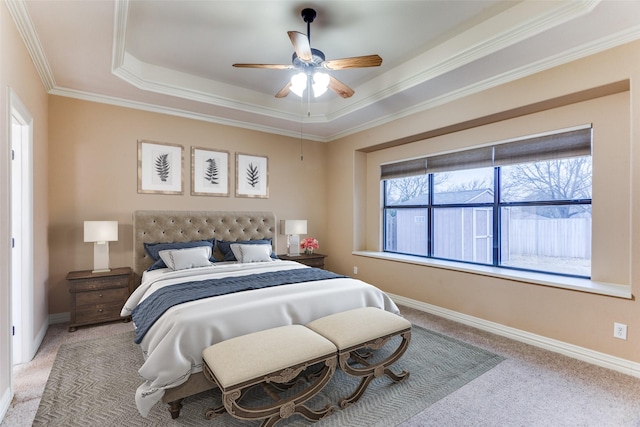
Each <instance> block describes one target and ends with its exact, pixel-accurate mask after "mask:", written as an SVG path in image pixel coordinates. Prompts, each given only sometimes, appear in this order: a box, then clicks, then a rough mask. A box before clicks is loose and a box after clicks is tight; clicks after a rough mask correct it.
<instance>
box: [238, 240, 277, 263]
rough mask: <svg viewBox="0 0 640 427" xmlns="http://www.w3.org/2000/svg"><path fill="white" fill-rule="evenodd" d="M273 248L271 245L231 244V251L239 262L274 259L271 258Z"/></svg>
mask: <svg viewBox="0 0 640 427" xmlns="http://www.w3.org/2000/svg"><path fill="white" fill-rule="evenodd" d="M271 250H272V248H271V245H243V244H240V243H232V244H231V251H232V252H233V255H235V257H236V259H237V260H238V262H263V261H273V258H271Z"/></svg>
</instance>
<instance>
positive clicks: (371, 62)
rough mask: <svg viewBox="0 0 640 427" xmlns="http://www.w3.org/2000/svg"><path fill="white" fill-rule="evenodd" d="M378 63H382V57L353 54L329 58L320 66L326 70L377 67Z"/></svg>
mask: <svg viewBox="0 0 640 427" xmlns="http://www.w3.org/2000/svg"><path fill="white" fill-rule="evenodd" d="M380 64H382V58H380V56H378V55H366V56H354V57H352V58H342V59H330V60H328V61H323V62H322V66H323V67H324V68H326V69H328V70H344V69H346V68H364V67H379V66H380Z"/></svg>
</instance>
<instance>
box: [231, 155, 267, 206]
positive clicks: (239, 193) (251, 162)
mask: <svg viewBox="0 0 640 427" xmlns="http://www.w3.org/2000/svg"><path fill="white" fill-rule="evenodd" d="M236 197H254V198H261V199H266V198H268V197H269V158H268V157H267V156H258V155H253V154H244V153H236Z"/></svg>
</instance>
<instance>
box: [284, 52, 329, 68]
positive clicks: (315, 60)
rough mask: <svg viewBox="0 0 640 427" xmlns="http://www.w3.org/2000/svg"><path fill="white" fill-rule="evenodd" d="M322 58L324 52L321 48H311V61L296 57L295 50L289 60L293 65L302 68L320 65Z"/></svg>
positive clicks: (323, 58) (323, 57)
mask: <svg viewBox="0 0 640 427" xmlns="http://www.w3.org/2000/svg"><path fill="white" fill-rule="evenodd" d="M324 60H325V56H324V53H323V52H322V51H321V50H318V49H314V48H311V61H303V60H302V59H300V58H298V54H297V53H295V52H294V53H293V56H292V57H291V62H292V63H293V65H294V67H296V68H302V69H307V68H310V69H311V68H316V67H320V66H322V63H323V62H324Z"/></svg>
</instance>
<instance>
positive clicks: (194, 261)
mask: <svg viewBox="0 0 640 427" xmlns="http://www.w3.org/2000/svg"><path fill="white" fill-rule="evenodd" d="M159 255H160V258H162V261H164V263H165V264H167V267H169V268H170V269H171V270H185V269H187V268H195V267H206V266H208V265H211V262H210V261H209V258H210V257H211V248H210V247H209V246H198V247H195V248H186V249H167V250H165V251H160V252H159Z"/></svg>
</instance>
